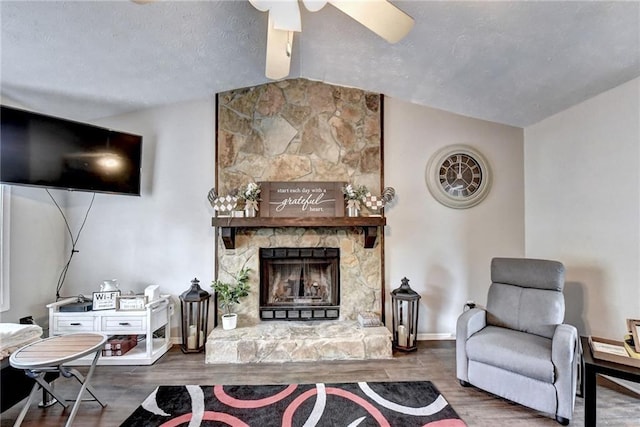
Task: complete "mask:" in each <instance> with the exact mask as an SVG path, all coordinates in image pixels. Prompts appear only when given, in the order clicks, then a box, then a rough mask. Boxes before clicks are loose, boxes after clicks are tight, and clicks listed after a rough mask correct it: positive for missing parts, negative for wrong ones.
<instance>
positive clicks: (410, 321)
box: [391, 277, 420, 351]
mask: <svg viewBox="0 0 640 427" xmlns="http://www.w3.org/2000/svg"><path fill="white" fill-rule="evenodd" d="M401 282H402V284H401V285H400V287H399V288H398V289H394V290H393V291H391V305H392V308H393V329H392V332H393V348H395V349H397V350H401V351H414V350H416V349H417V348H418V347H417V345H416V344H417V336H418V301H420V295H418V293H417V292H416V291H414V290H413V289H411V287H410V286H409V279H407V278H406V277H405V278H403V279H402V280H401Z"/></svg>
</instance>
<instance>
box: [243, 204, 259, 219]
mask: <svg viewBox="0 0 640 427" xmlns="http://www.w3.org/2000/svg"><path fill="white" fill-rule="evenodd" d="M244 216H246V217H247V218H253V217H255V216H256V208H255V207H254V206H246V207H245V208H244Z"/></svg>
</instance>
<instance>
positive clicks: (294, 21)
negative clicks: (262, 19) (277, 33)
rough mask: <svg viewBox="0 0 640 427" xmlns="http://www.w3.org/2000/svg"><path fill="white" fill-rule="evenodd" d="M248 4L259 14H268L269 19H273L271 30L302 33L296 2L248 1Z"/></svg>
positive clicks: (279, 0) (298, 7) (276, 0)
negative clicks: (259, 12)
mask: <svg viewBox="0 0 640 427" xmlns="http://www.w3.org/2000/svg"><path fill="white" fill-rule="evenodd" d="M249 3H251V5H252V6H253V7H255V8H256V9H258V10H259V11H261V12H269V17H271V18H272V19H273V28H276V29H278V30H288V31H302V20H301V18H300V6H299V5H298V0H295V1H293V0H290V1H283V0H249Z"/></svg>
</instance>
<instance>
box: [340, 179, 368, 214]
mask: <svg viewBox="0 0 640 427" xmlns="http://www.w3.org/2000/svg"><path fill="white" fill-rule="evenodd" d="M342 193H344V198H345V200H346V201H347V209H350V208H351V209H357V210H360V202H363V201H364V197H365V196H366V195H367V193H369V190H367V187H365V186H364V185H360V186H354V185H352V184H347V185H345V186H344V187H342Z"/></svg>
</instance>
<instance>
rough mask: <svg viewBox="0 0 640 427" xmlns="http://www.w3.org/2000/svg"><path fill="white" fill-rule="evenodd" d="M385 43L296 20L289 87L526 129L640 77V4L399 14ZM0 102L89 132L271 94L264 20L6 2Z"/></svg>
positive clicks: (187, 6)
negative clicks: (294, 80) (403, 21)
mask: <svg viewBox="0 0 640 427" xmlns="http://www.w3.org/2000/svg"><path fill="white" fill-rule="evenodd" d="M393 4H394V5H396V6H397V7H399V8H400V9H402V10H403V11H404V12H406V13H407V14H409V15H410V16H412V17H413V18H414V19H415V26H414V28H413V29H412V30H411V32H410V33H409V34H408V35H407V36H406V37H405V38H404V39H402V40H401V41H400V42H398V43H396V44H389V43H387V42H386V41H385V40H383V39H382V38H380V37H378V36H377V35H376V34H374V33H372V32H371V31H369V30H367V29H366V28H365V27H363V26H362V25H360V24H359V23H357V22H356V21H354V20H353V19H351V18H349V17H348V16H347V15H345V14H343V13H342V12H340V11H339V10H338V9H336V8H334V7H333V6H331V4H328V5H326V6H325V7H324V8H323V9H322V10H320V11H318V12H313V13H312V12H309V11H307V10H306V9H305V8H304V7H301V8H300V9H301V13H302V32H300V33H296V35H295V37H294V43H293V51H292V56H291V58H292V59H291V72H290V77H303V78H307V79H311V80H319V81H324V82H327V83H332V84H338V85H344V86H352V87H358V88H362V89H365V90H370V91H374V92H381V93H383V94H385V95H387V96H391V97H395V98H399V99H403V100H406V101H409V102H413V103H416V104H420V105H426V106H430V107H435V108H439V109H443V110H447V111H451V112H454V113H458V114H462V115H466V116H471V117H476V118H480V119H485V120H490V121H495V122H499V123H504V124H509V125H513V126H519V127H525V126H528V125H531V124H533V123H536V122H538V121H540V120H542V119H544V118H546V117H549V116H551V115H553V114H555V113H557V112H560V111H562V110H564V109H566V108H568V107H570V106H572V105H575V104H577V103H579V102H581V101H584V100H586V99H588V98H590V97H593V96H594V95H596V94H598V93H601V92H603V91H605V90H608V89H610V88H613V87H615V86H617V85H619V84H621V83H624V82H626V81H629V80H631V79H633V78H635V77H638V76H640V2H636V1H631V2H617V1H612V2H604V1H557V2H546V1H530V2H528V1H496V2H491V1H467V2H459V1H446V0H445V1H418V0H411V1H393ZM0 13H1V27H2V29H1V33H0V35H1V43H2V45H1V47H2V51H1V60H2V66H1V70H0V71H1V74H0V82H1V95H2V97H3V99H4V100H11V101H12V102H14V103H17V104H18V105H21V106H23V107H25V108H29V109H33V110H36V111H40V112H44V113H47V114H52V115H57V116H62V117H67V118H72V119H76V120H91V119H96V118H100V117H105V116H110V115H115V114H120V113H125V112H129V111H135V110H139V109H144V108H149V107H154V106H160V105H166V104H170V103H175V102H180V101H186V100H194V99H203V98H207V97H211V96H213V94H215V93H217V92H221V91H226V90H229V89H234V88H242V87H247V86H254V85H258V84H262V83H266V82H268V81H270V80H269V79H267V78H266V77H265V75H264V71H265V45H266V43H265V38H266V27H267V13H265V12H260V11H258V10H256V9H255V8H254V7H252V6H251V4H250V3H249V2H248V1H244V0H235V1H196V2H187V1H163V0H157V1H155V2H152V3H148V4H145V5H141V4H137V3H134V2H131V1H56V0H50V1H7V0H2V1H1V2H0Z"/></svg>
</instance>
